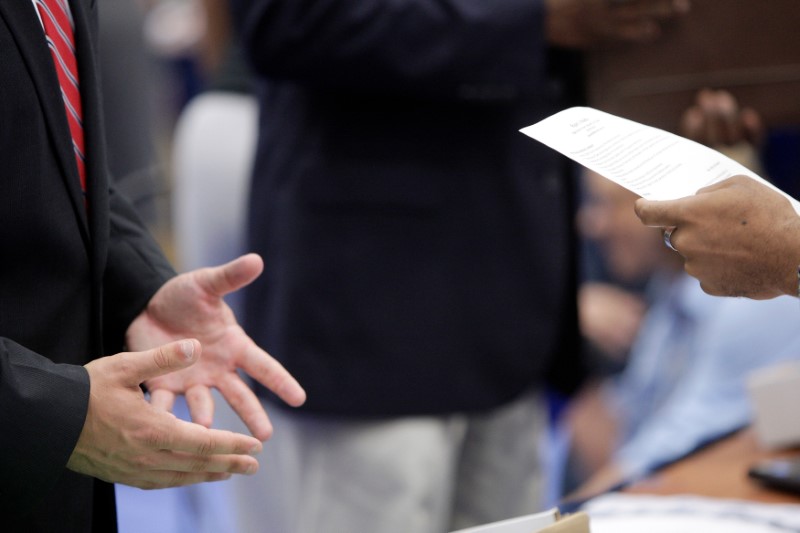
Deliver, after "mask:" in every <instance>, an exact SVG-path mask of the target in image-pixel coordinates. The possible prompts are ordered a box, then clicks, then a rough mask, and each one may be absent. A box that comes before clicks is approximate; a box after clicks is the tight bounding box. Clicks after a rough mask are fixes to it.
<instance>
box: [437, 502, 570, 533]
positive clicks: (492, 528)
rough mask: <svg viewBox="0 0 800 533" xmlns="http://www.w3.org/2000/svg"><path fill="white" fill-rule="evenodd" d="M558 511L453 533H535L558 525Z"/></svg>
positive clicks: (553, 510) (510, 519)
mask: <svg viewBox="0 0 800 533" xmlns="http://www.w3.org/2000/svg"><path fill="white" fill-rule="evenodd" d="M557 517H558V509H556V508H553V509H549V510H547V511H542V512H541V513H536V514H531V515H526V516H520V517H518V518H509V519H508V520H501V521H500V522H492V523H491V524H484V525H482V526H475V527H470V528H467V529H459V530H458V531H453V532H452V533H535V532H536V531H539V530H540V529H542V528H543V527H545V526H549V525H551V524H555V523H556V519H557Z"/></svg>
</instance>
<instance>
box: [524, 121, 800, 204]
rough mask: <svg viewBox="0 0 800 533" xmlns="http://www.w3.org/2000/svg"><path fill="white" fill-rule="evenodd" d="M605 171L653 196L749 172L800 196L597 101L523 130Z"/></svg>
mask: <svg viewBox="0 0 800 533" xmlns="http://www.w3.org/2000/svg"><path fill="white" fill-rule="evenodd" d="M520 131H521V132H522V133H524V134H525V135H528V136H529V137H532V138H534V139H536V140H537V141H539V142H541V143H542V144H545V145H547V146H549V147H550V148H552V149H554V150H556V151H558V152H561V153H562V154H564V155H565V156H567V157H569V158H570V159H572V160H574V161H576V162H577V163H579V164H581V165H583V166H585V167H586V168H588V169H590V170H593V171H594V172H597V173H598V174H600V175H601V176H604V177H605V178H607V179H609V180H611V181H613V182H615V183H618V184H619V185H622V186H623V187H625V188H626V189H630V190H631V191H633V192H635V193H636V194H638V195H640V196H642V197H644V198H648V199H650V200H671V199H674V198H682V197H684V196H691V195H693V194H694V193H695V192H697V190H698V189H701V188H703V187H706V186H708V185H711V184H713V183H717V182H719V181H722V180H724V179H726V178H730V177H731V176H735V175H738V174H743V175H746V176H749V177H751V178H753V179H755V180H757V181H760V182H762V183H765V184H767V185H768V186H769V187H772V188H773V189H775V190H776V191H778V192H780V193H781V194H783V195H784V196H786V198H788V199H789V200H790V201H791V202H792V205H793V206H794V208H795V210H796V211H797V212H798V213H800V202H798V201H797V200H795V199H794V198H792V197H791V196H789V195H788V194H786V193H784V192H783V191H781V190H780V189H778V188H777V187H775V186H774V185H772V184H770V183H769V182H767V181H766V180H764V179H763V178H761V177H760V176H759V175H757V174H755V173H754V172H752V171H751V170H749V169H748V168H747V167H745V166H743V165H741V164H739V163H737V162H736V161H734V160H732V159H730V158H729V157H727V156H725V155H723V154H721V153H719V152H717V151H716V150H713V149H711V148H709V147H707V146H704V145H702V144H699V143H696V142H694V141H691V140H689V139H686V138H684V137H680V136H678V135H675V134H673V133H669V132H667V131H664V130H661V129H658V128H654V127H652V126H646V125H644V124H640V123H638V122H634V121H632V120H628V119H625V118H621V117H618V116H615V115H611V114H609V113H605V112H603V111H599V110H597V109H593V108H591V107H571V108H569V109H565V110H563V111H560V112H558V113H556V114H554V115H552V116H550V117H547V118H546V119H544V120H542V121H540V122H537V123H536V124H534V125H532V126H528V127H527V128H523V129H521V130H520Z"/></svg>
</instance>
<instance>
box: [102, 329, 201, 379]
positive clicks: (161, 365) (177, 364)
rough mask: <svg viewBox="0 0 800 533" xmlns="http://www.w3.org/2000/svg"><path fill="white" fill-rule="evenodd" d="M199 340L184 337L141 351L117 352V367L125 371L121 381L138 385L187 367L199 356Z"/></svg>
mask: <svg viewBox="0 0 800 533" xmlns="http://www.w3.org/2000/svg"><path fill="white" fill-rule="evenodd" d="M200 351H201V346H200V342H199V341H197V340H195V339H184V340H180V341H175V342H171V343H169V344H164V345H162V346H158V347H156V348H153V349H150V350H146V351H143V352H123V353H120V354H117V357H119V358H120V359H119V360H118V362H119V363H120V366H119V368H120V369H121V370H122V371H124V372H125V376H123V381H126V382H127V383H129V384H130V385H132V386H136V387H138V386H139V385H140V384H141V383H143V382H145V381H147V380H148V379H151V378H154V377H157V376H162V375H164V374H169V373H171V372H177V371H178V370H181V369H183V368H186V367H189V366H191V365H193V364H194V363H195V361H197V359H198V357H199V356H200Z"/></svg>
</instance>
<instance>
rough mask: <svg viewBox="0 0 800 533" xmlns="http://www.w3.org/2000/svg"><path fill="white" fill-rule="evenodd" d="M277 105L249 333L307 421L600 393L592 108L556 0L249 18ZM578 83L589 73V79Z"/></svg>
mask: <svg viewBox="0 0 800 533" xmlns="http://www.w3.org/2000/svg"><path fill="white" fill-rule="evenodd" d="M233 5H234V11H235V16H236V20H237V24H238V26H239V27H240V28H241V29H242V35H243V38H244V44H245V48H246V50H247V52H248V54H249V57H250V60H251V62H252V64H253V66H254V67H255V69H256V71H257V73H258V74H259V77H260V84H261V85H260V90H259V98H260V103H261V106H262V109H261V123H260V138H259V142H258V154H257V159H256V162H255V169H254V172H253V182H252V191H251V196H250V212H249V223H248V233H249V244H250V246H251V248H252V249H253V250H254V251H257V252H260V253H262V254H263V255H264V258H265V262H266V271H265V274H264V275H263V276H262V277H261V279H259V280H258V281H257V282H256V283H255V284H254V285H253V286H252V287H251V288H249V290H248V291H247V292H246V304H245V306H246V307H245V317H244V322H245V324H246V327H247V329H248V332H249V333H250V334H251V335H252V336H254V337H255V338H256V339H257V340H258V341H259V342H260V343H261V344H263V345H264V346H266V347H267V348H268V349H269V350H270V351H271V353H272V354H273V355H274V356H276V357H277V358H279V359H280V360H281V361H283V363H284V364H285V365H286V366H287V367H288V369H289V370H290V371H291V372H292V373H294V375H295V376H297V377H298V379H299V380H300V382H301V383H303V385H304V387H305V388H306V390H307V392H308V401H307V403H306V405H305V406H304V407H303V409H306V410H310V411H317V412H326V413H337V414H352V415H379V416H380V415H397V414H417V413H444V412H454V411H465V410H479V409H485V408H489V407H493V406H496V405H498V404H500V403H502V402H505V401H508V400H510V399H512V398H514V397H515V396H517V395H519V394H520V393H521V392H523V391H525V390H526V389H529V388H531V387H533V386H536V385H542V384H543V383H545V382H550V383H555V382H557V383H558V384H560V385H565V386H567V385H572V384H574V383H575V382H576V381H577V380H578V379H579V378H580V376H581V375H582V369H581V365H580V362H579V360H578V353H577V350H576V349H575V341H576V340H577V328H576V318H575V317H576V312H575V292H574V290H575V286H574V283H575V279H574V276H575V255H574V252H575V250H574V248H575V247H574V235H573V227H572V214H573V202H574V200H575V198H574V194H573V182H572V179H571V176H570V173H569V170H568V166H567V164H566V163H565V161H564V160H563V159H561V158H560V157H559V156H558V155H557V154H556V153H555V152H553V151H551V150H549V149H547V148H545V147H543V146H541V145H538V144H537V143H535V142H531V141H530V139H527V138H525V137H524V136H523V135H522V134H520V133H519V132H518V130H519V128H521V127H523V126H526V125H529V124H531V123H533V122H535V121H537V120H539V119H541V118H543V117H545V116H547V115H548V114H550V113H552V112H554V111H557V110H559V109H561V108H562V107H565V106H566V105H568V104H570V103H572V102H571V101H570V99H569V97H568V95H569V91H568V89H569V87H570V79H569V77H568V76H564V75H563V74H564V73H565V72H570V69H569V68H565V67H566V66H567V63H566V62H567V61H574V59H575V58H572V57H570V58H567V56H566V55H565V56H563V57H562V60H563V61H564V62H556V61H554V58H556V53H555V51H553V50H549V49H548V47H547V45H546V43H545V42H544V37H543V9H544V7H543V2H540V1H537V0H486V2H475V1H474V0H454V1H449V2H440V1H436V0H358V1H349V0H234V2H233ZM571 72H572V73H573V74H578V72H577V71H576V70H572V71H571Z"/></svg>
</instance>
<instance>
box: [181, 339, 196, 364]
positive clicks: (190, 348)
mask: <svg viewBox="0 0 800 533" xmlns="http://www.w3.org/2000/svg"><path fill="white" fill-rule="evenodd" d="M181 351H183V357H185V358H186V360H187V361H191V360H192V357H194V343H193V342H192V341H181Z"/></svg>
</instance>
